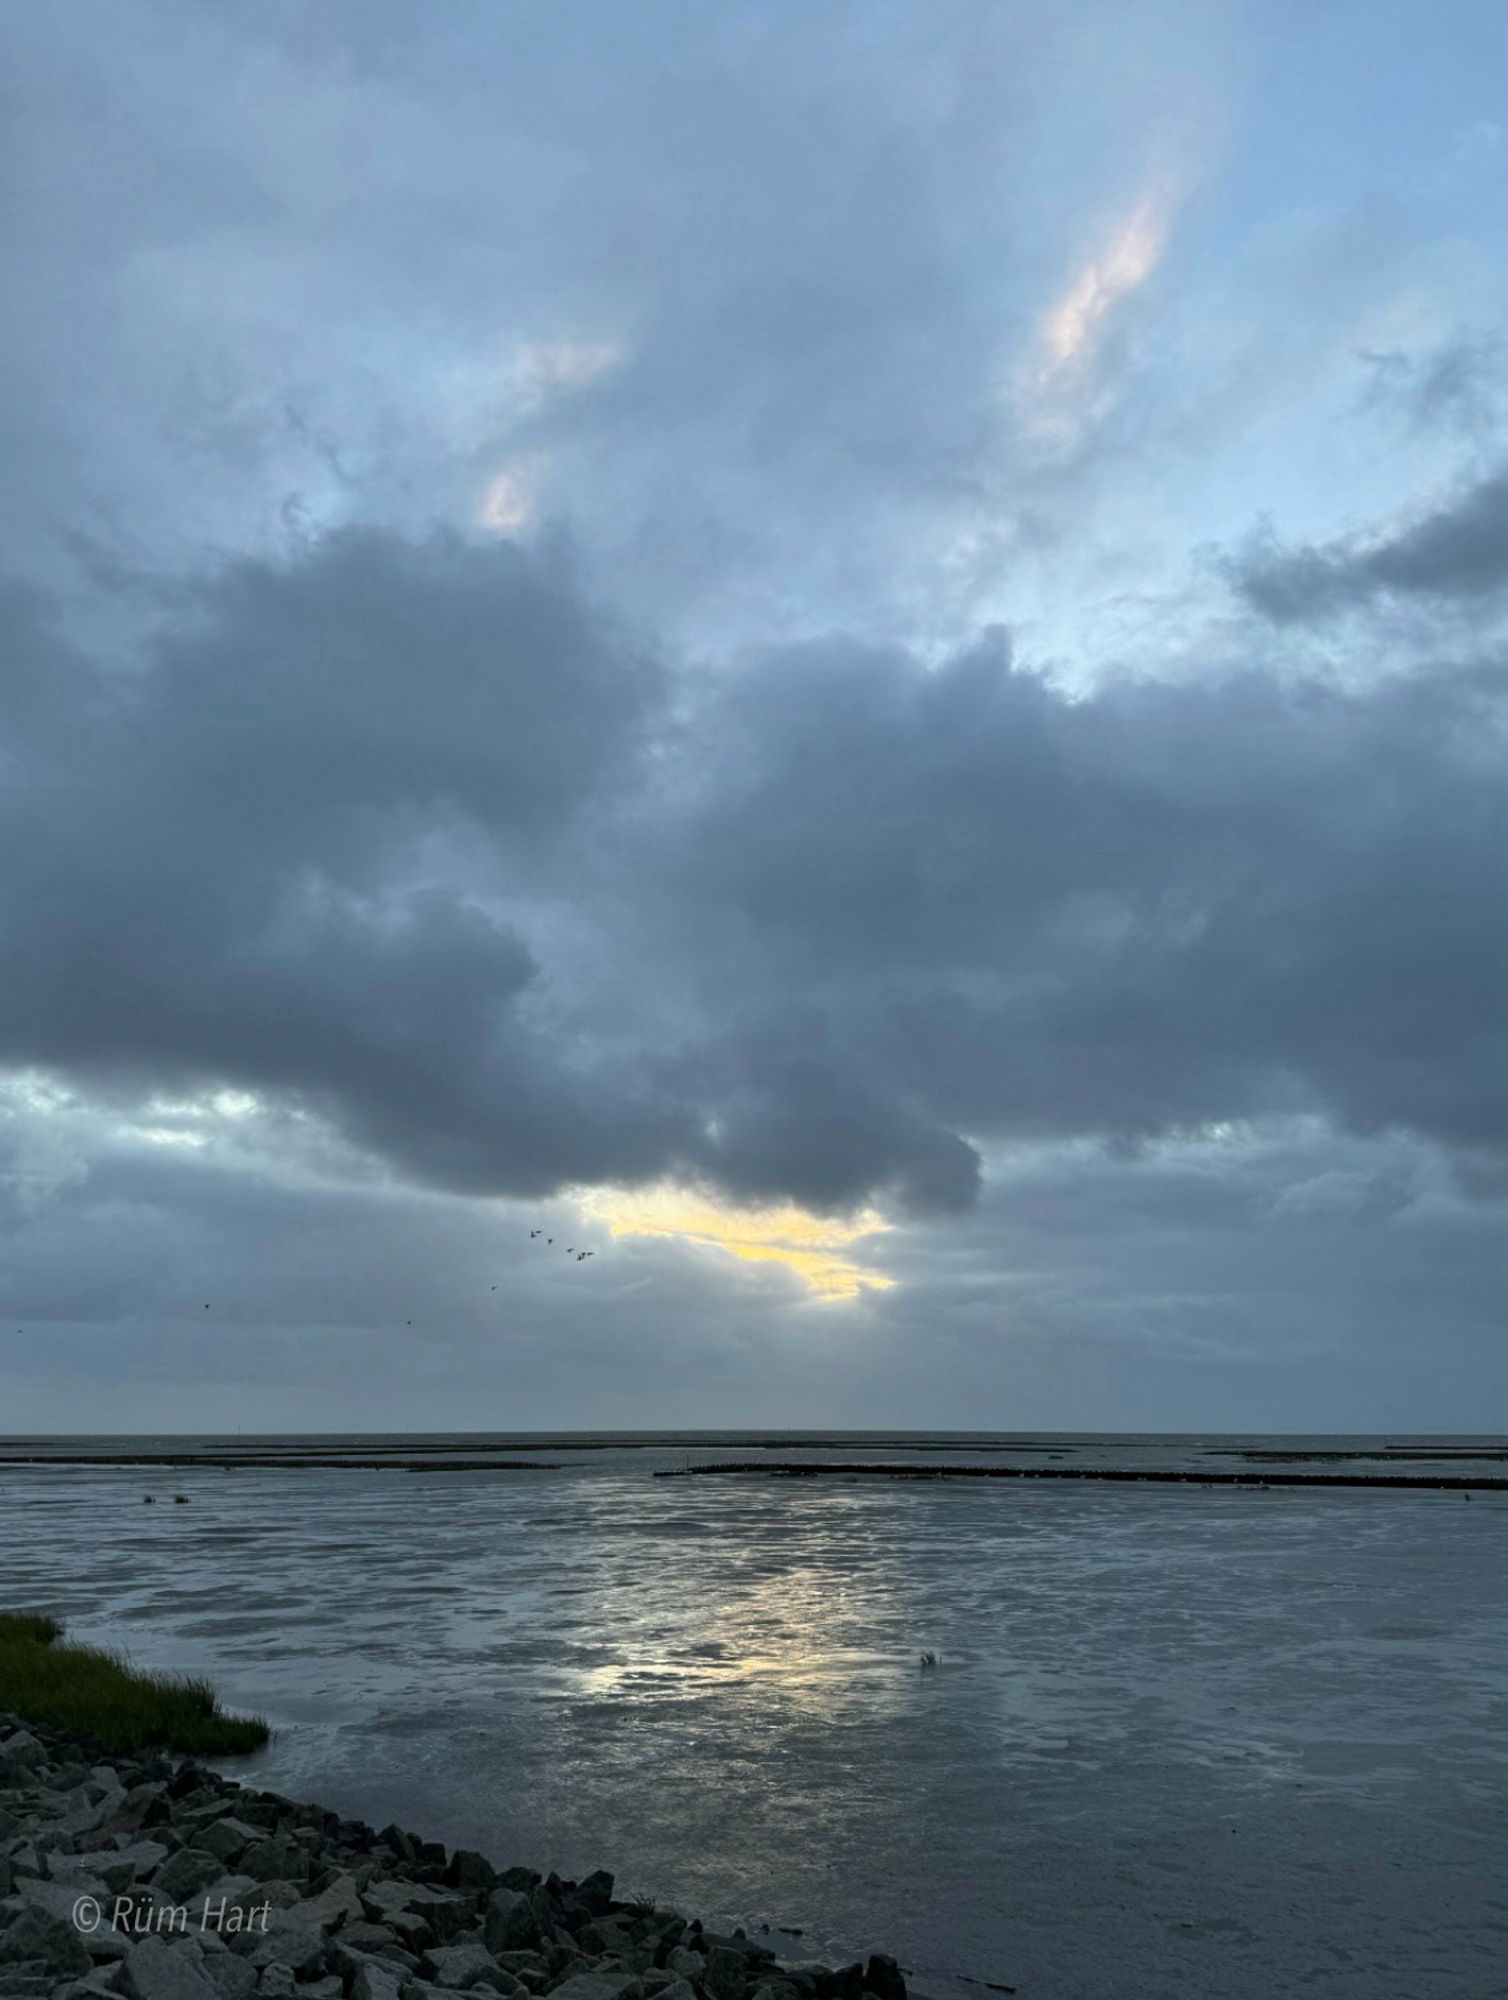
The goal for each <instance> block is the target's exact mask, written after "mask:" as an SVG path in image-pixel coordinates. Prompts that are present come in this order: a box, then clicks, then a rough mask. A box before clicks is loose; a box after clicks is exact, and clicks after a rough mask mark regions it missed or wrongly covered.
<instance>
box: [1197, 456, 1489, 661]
mask: <svg viewBox="0 0 1508 2000" xmlns="http://www.w3.org/2000/svg"><path fill="white" fill-rule="evenodd" d="M1235 577H1236V582H1237V585H1238V587H1239V589H1240V590H1241V592H1242V594H1243V595H1244V596H1245V598H1246V600H1247V602H1248V603H1250V604H1251V605H1252V606H1253V608H1254V609H1256V610H1257V611H1259V612H1261V614H1262V615H1263V617H1265V618H1270V619H1271V620H1272V621H1273V623H1274V624H1277V625H1299V624H1306V623H1308V622H1310V621H1313V620H1317V619H1323V618H1329V617H1332V616H1334V615H1335V614H1336V613H1337V612H1341V611H1347V610H1350V609H1352V608H1354V607H1356V606H1358V605H1365V604H1369V603H1372V602H1374V601H1375V600H1377V599H1379V598H1386V597H1395V598H1419V599H1423V600H1426V601H1429V602H1445V603H1448V602H1451V601H1455V602H1464V603H1470V602H1472V601H1473V600H1476V599H1480V598H1485V597H1487V596H1489V595H1491V594H1492V593H1494V592H1497V591H1500V590H1501V589H1502V588H1503V587H1504V586H1505V585H1508V471H1497V472H1494V473H1493V474H1491V476H1490V477H1488V478H1485V479H1482V480H1479V481H1477V482H1476V483H1475V484H1473V485H1471V486H1469V487H1467V488H1466V489H1465V491H1464V492H1461V493H1459V494H1458V495H1457V496H1456V497H1455V498H1454V499H1452V500H1450V501H1449V502H1447V503H1446V504H1445V505H1444V506H1442V507H1440V508H1438V509H1436V510H1435V511H1434V512H1433V513H1429V514H1425V515H1423V516H1422V517H1421V518H1420V519H1418V520H1416V521H1414V522H1413V523H1412V524H1411V525H1410V526H1408V527H1406V528H1403V529H1401V530H1399V531H1398V532H1397V533H1395V534H1392V535H1388V536H1384V537H1381V538H1377V539H1374V540H1371V541H1354V540H1345V541H1339V542H1327V543H1324V544H1322V545H1320V546H1318V547H1311V548H1296V549H1285V548H1282V547H1277V546H1258V547H1257V548H1255V549H1254V550H1252V551H1250V552H1249V553H1248V554H1247V556H1246V557H1245V558H1244V559H1243V560H1242V561H1241V562H1240V563H1239V564H1238V565H1237V567H1236V570H1235Z"/></svg>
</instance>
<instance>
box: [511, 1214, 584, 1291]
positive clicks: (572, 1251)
mask: <svg viewBox="0 0 1508 2000" xmlns="http://www.w3.org/2000/svg"><path fill="white" fill-rule="evenodd" d="M536 1236H545V1233H544V1231H543V1230H542V1229H531V1230H530V1231H529V1241H530V1242H531V1243H532V1242H533V1241H534V1239H535V1237H536ZM554 1242H555V1238H554V1237H553V1236H545V1248H546V1249H547V1250H548V1249H549V1248H551V1246H552V1245H553V1244H554ZM596 1254H597V1253H596V1251H595V1250H578V1249H577V1248H576V1246H575V1245H574V1244H573V1243H568V1244H567V1245H566V1255H567V1256H568V1257H574V1258H575V1259H576V1262H577V1263H578V1264H580V1263H584V1262H585V1260H586V1259H587V1258H588V1257H595V1256H596ZM492 1289H493V1291H496V1290H497V1286H496V1285H494V1286H493V1287H492Z"/></svg>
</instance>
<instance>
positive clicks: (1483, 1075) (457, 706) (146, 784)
mask: <svg viewBox="0 0 1508 2000" xmlns="http://www.w3.org/2000/svg"><path fill="white" fill-rule="evenodd" d="M1421 532H1422V531H1421ZM5 615H6V624H7V630H6V635H5V647H6V653H7V657H8V658H9V659H10V660H11V662H12V663H13V670H12V671H11V672H10V673H9V674H8V675H7V678H6V681H5V683H4V694H3V701H4V709H3V717H0V728H3V743H4V750H5V756H4V762H3V764H0V845H3V850H4V852H5V853H6V855H7V856H8V857H9V859H8V865H7V867H6V869H5V871H4V874H3V878H0V941H3V946H4V951H5V957H6V962H7V966H8V968H9V971H8V976H7V978H6V980H5V982H4V986H3V989H0V1062H4V1063H5V1064H8V1065H16V1066H35V1067H38V1068H41V1069H45V1070H51V1071H54V1072H57V1073H61V1074H63V1075H65V1076H69V1077H73V1078H75V1079H88V1080H89V1081H90V1084H91V1087H92V1088H94V1089H96V1090H99V1089H107V1090H110V1091H112V1092H115V1091H122V1092H126V1093H128V1094H132V1095H138V1096H139V1095H142V1094H147V1093H150V1092H151V1091H154V1090H164V1089H171V1090H173V1091H179V1092H181V1091H184V1090H195V1089H199V1090H202V1089H205V1088H208V1087H211V1086H216V1087H235V1088H238V1089H243V1090H249V1091H253V1092H256V1093H259V1094H261V1095H263V1096H266V1097H268V1098H270V1099H271V1100H273V1101H275V1102H278V1103H282V1104H285V1105H289V1106H298V1107H302V1108H303V1109H305V1110H307V1111H312V1112H314V1113H316V1114H318V1115H319V1116H321V1117H323V1118H325V1119H328V1120H329V1121H330V1122H331V1123H332V1124H333V1125H334V1126H335V1127H337V1128H338V1129H339V1130H340V1131H341V1132H342V1133H343V1134H344V1135H345V1137H346V1138H347V1139H348V1140H350V1141H353V1142H355V1143H356V1145H357V1146H359V1147H360V1148H361V1149H363V1150H364V1151H366V1152H367V1153H368V1154H369V1155H371V1156H373V1157H375V1158H376V1159H378V1160H380V1161H382V1162H385V1163H387V1164H388V1165H389V1166H390V1167H391V1168H392V1169H393V1170H395V1171H396V1172H397V1173H398V1174H399V1175H401V1176H402V1177H404V1178H408V1179H411V1180H413V1181H415V1182H418V1183H421V1184H428V1185H432V1186H435V1187H440V1188H448V1189H458V1190H464V1191H468V1192H475V1193H495V1194H514V1195H518V1194H543V1193H546V1192H548V1191H550V1190H552V1189H557V1188H560V1187H562V1186H566V1185H573V1184H594V1183H598V1184H600V1183H605V1182H613V1183H622V1182H634V1181H641V1180H647V1179H652V1178H655V1177H657V1176H660V1175H664V1174H673V1175H677V1176H680V1177H683V1178H686V1177H690V1178H695V1179H699V1180H702V1181H704V1182H706V1183H709V1184H711V1185H714V1186H716V1187H719V1188H721V1189H723V1190H725V1191H728V1192H731V1193H734V1194H736V1195H738V1196H740V1197H758V1198H764V1197H776V1196H789V1197H793V1198H795V1199H796V1200H798V1201H801V1202H803V1203H806V1204H807V1205H809V1206H811V1207H814V1208H818V1209H834V1208H843V1207H847V1206H851V1205H854V1204H857V1203H859V1202H861V1201H864V1200H866V1199H869V1198H872V1197H880V1198H885V1197H889V1198H891V1199H892V1200H894V1201H896V1202H898V1203H899V1204H901V1205H902V1206H904V1207H907V1208H909V1209H911V1210H913V1211H938V1210H957V1209H961V1208H963V1207H966V1206H968V1205H969V1203H970V1202H971V1201H972V1199H973V1198H974V1195H975V1192H976V1187H977V1183H978V1179H979V1172H980V1163H979V1152H978V1149H979V1147H980V1145H981V1144H983V1143H986V1142H989V1141H994V1140H1001V1139H1010V1138H1022V1137H1039V1138H1045V1137H1053V1138H1058V1137H1071V1136H1074V1135H1098V1136H1102V1137H1105V1138H1108V1139H1111V1140H1117V1141H1130V1142H1137V1141H1141V1140H1144V1139H1147V1138H1149V1137H1151V1136H1153V1135H1157V1134H1168V1133H1178V1132H1182V1131H1187V1130H1189V1129H1190V1128H1199V1127H1204V1126H1208V1125H1211V1124H1217V1123H1219V1122H1222V1121H1230V1120H1239V1119H1251V1118H1258V1117H1261V1116H1263V1115H1264V1114H1270V1113H1306V1114H1313V1113H1318V1114H1321V1115H1322V1116H1324V1117H1326V1118H1328V1119H1329V1120H1331V1121H1332V1122H1334V1123H1335V1124H1337V1125H1340V1126H1343V1127H1347V1128H1350V1129H1353V1130H1357V1131H1361V1132H1374V1131H1380V1130H1384V1129H1387V1128H1401V1129H1404V1130H1407V1131H1411V1132H1413V1133H1415V1134H1419V1135H1422V1136H1424V1137H1425V1138H1427V1139H1430V1140H1433V1141H1438V1142H1439V1143H1440V1144H1441V1145H1442V1146H1444V1147H1446V1148H1448V1149H1449V1150H1450V1151H1451V1152H1452V1153H1453V1154H1454V1155H1455V1157H1456V1158H1457V1160H1458V1162H1459V1163H1460V1164H1462V1165H1463V1166H1464V1167H1465V1168H1466V1169H1467V1170H1468V1172H1469V1173H1471V1174H1472V1175H1473V1176H1474V1177H1475V1178H1476V1179H1477V1181H1478V1184H1479V1185H1485V1184H1486V1183H1485V1181H1484V1180H1482V1176H1484V1175H1487V1174H1489V1173H1490V1172H1491V1170H1492V1162H1493V1161H1494V1159H1496V1160H1498V1161H1501V1156H1502V1148H1503V1145H1504V1142H1505V1137H1508V1101H1505V1097H1508V1063H1505V1055H1508V1049H1505V1029H1504V1020H1503V1013H1502V1005H1501V1001H1502V995H1503V993H1504V991H1508V950H1505V935H1504V915H1503V898H1502V893H1501V889H1502V885H1501V871H1502V860H1503V846H1502V838H1503V831H1504V825H1505V819H1504V803H1505V791H1508V781H1505V768H1508V767H1505V764H1504V759H1503V747H1504V744H1503V726H1502V725H1503V707H1502V699H1501V698H1502V692H1503V687H1502V678H1501V676H1500V675H1498V674H1497V673H1495V672H1492V671H1489V670H1487V669H1486V668H1483V667H1482V666H1480V665H1473V666H1470V667H1461V668H1455V669H1436V670H1434V671H1432V672H1431V673H1430V674H1428V676H1423V675H1420V676H1416V677H1413V678H1393V679H1389V680H1386V681H1382V682H1380V683H1378V684H1376V685H1374V686H1372V687H1371V688H1369V689H1367V690H1365V691H1363V692H1353V693H1340V692H1336V691H1334V690H1333V689H1329V688H1326V687H1321V686H1318V685H1312V684H1309V685H1306V684H1297V685H1296V684H1293V683H1292V682H1291V681H1287V680H1285V679H1282V678H1279V677H1277V676H1275V675H1273V674H1270V673H1262V672H1257V671H1247V672H1244V673H1238V674H1226V675H1223V676H1222V677H1220V678H1218V679H1216V680H1209V681H1205V682H1203V683H1201V684H1199V685H1189V684H1181V685H1155V684H1145V683H1143V684H1137V683H1130V684H1125V683H1122V684H1118V685H1112V686H1109V687H1107V688H1105V689H1104V690H1103V691H1101V692H1100V693H1098V694H1095V695H1094V696H1092V697H1090V698H1069V697H1067V696H1065V695H1063V694H1061V693H1059V692H1056V691H1054V688H1053V687H1052V686H1051V685H1049V684H1048V683H1047V682H1046V681H1045V680H1043V679H1042V678H1040V677H1039V676H1037V675H1035V674H1033V673H1032V672H1029V671H1027V670H1025V669H1023V668H1022V667H1021V666H1019V665H1017V664H1015V663H1013V661H1012V658H1011V652H1010V647H1009V644H1008V643H1007V641H1006V639H1005V638H1004V636H996V637H993V638H991V639H988V640H987V641H985V642H984V643H982V644H981V645H979V646H978V647H976V648H974V649H972V650H970V651H967V652H965V653H963V654H961V655H959V656H957V657H954V658H952V659H949V660H946V661H944V662H943V663H942V664H941V665H931V666H924V665H923V664H921V663H920V662H918V661H917V660H916V659H914V658H912V657H910V656H909V655H908V654H907V653H905V652H904V651H901V650H898V649H892V650H886V649H883V648H876V647H874V646H872V645H865V644H859V643H845V642H843V641H842V640H837V639H835V640H832V641H827V642H821V643H810V644H807V645H805V646H801V647H796V648H792V649H787V650H783V651H779V652H775V653H771V654H768V655H765V656H758V657H752V658H749V659H747V660H746V661H744V662H743V664H742V665H741V666H739V668H738V669H737V670H736V671H733V670H725V671H722V672H720V673H718V674H717V675H715V676H713V675H697V674H694V673H693V672H691V671H690V670H689V669H687V668H686V667H684V666H683V665H681V664H679V663H677V662H675V661H673V660H666V659H663V658H660V659H657V658H656V657H655V656H654V653H653V649H652V648H651V647H649V646H647V645H646V644H645V643H644V642H642V641H641V640H640V639H638V638H637V637H635V636H634V635H633V634H631V633H629V632H628V631H626V630H624V629H622V628H620V627H619V626H617V625H615V623H614V622H613V621H612V619H611V618H609V617H608V616H607V615H606V614H605V613H604V612H602V611H601V610H600V609H599V608H597V607H595V606H594V605H593V604H592V603H591V602H590V601H589V599H588V597H587V596H586V595H585V593H584V591H583V589H582V587H581V585H580V581H579V579H578V578H577V576H576V575H575V574H574V573H573V571H572V569H571V568H570V566H569V565H568V564H567V563H565V562H563V561H559V560H552V559H550V558H549V557H535V556H529V555H526V554H525V553H523V552H521V551H520V550H518V549H516V548H514V547H511V546H509V545H506V544H499V545H477V544H474V543H467V542H465V541H462V540H459V539H454V538H448V537H443V536H439V537H435V538H431V539H428V540H423V541H411V540H405V539H402V538H399V537H397V536H394V535H390V534H385V533H378V532H365V533H346V534H337V535H333V536H331V537H329V538H327V539H325V540H323V541H321V542H319V543H317V544H315V545H313V546H311V547H309V548H307V549H306V550H305V551H304V552H303V553H302V554H300V555H298V556H297V557H295V558H292V559H289V560H287V561H286V562H280V563H273V562H266V561H240V562H236V563H232V564H230V565H229V566H228V567H226V568H225V569H224V570H223V571H222V572H221V573H220V574H219V575H218V576H217V577H216V578H215V579H214V580H212V581H209V582H205V583H201V584H200V585H198V586H196V587H195V588H194V589H192V590H190V591H187V592H185V593H184V594H182V595H180V596H179V597H177V598H176V599H175V600H174V601H173V602H172V605H171V607H170V610H169V611H168V613H167V614H165V616H164V618H163V620H162V623H161V625H160V629H159V632H158V636H157V638H156V640H155V642H154V643H153V644H152V645H151V646H150V647H149V648H148V649H147V651H146V655H145V657H144V659H142V660H139V661H135V662H133V663H131V664H129V665H127V664H123V663H120V662H115V661H109V660H90V659H85V658H82V657H79V656H77V655H76V654H73V653H71V652H70V651H69V649H68V648H67V646H66V645H65V643H64V641H63V640H62V639H61V638H60V637H59V635H58V634H57V632H56V631H55V629H53V628H52V627H51V626H50V624H49V622H48V619H47V616H46V613H45V608H44V607H42V606H40V605H39V604H38V603H37V602H36V601H35V600H32V599H29V598H27V597H25V596H24V595H17V596H15V597H13V598H12V599H11V600H10V601H9V604H8V607H7V610H6V614H5Z"/></svg>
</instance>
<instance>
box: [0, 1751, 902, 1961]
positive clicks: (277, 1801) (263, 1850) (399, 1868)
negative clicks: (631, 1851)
mask: <svg viewBox="0 0 1508 2000" xmlns="http://www.w3.org/2000/svg"><path fill="white" fill-rule="evenodd" d="M454 1993H475V1994H477V1995H479V1996H481V2000H486V1996H488V1995H490V1994H504V1995H511V1996H516V2000H533V1996H538V1995H544V1994H548V1995H550V1996H552V2000H906V1983H905V1980H904V1978H903V1977H902V1974H901V1972H900V1969H899V1968H898V1966H897V1965H896V1963H895V1960H894V1959H892V1958H887V1957H885V1956H884V1955H883V1954H881V1953H875V1954H874V1955H873V1956H871V1957H870V1959H869V1960H868V1963H867V1964H855V1965H849V1966H843V1967H830V1966H818V1965H793V1964H784V1963H781V1962H780V1961H779V1959H778V1958H777V1956H776V1954H775V1953H774V1952H773V1951H771V1950H770V1949H769V1948H768V1947H767V1946H765V1945H762V1944H760V1943H758V1942H757V1941H756V1940H754V1939H751V1938H749V1937H747V1936H745V1935H744V1933H743V1932H742V1931H741V1930H735V1931H733V1932H732V1933H731V1934H721V1933H716V1932H713V1931H710V1930H707V1929H705V1928H704V1927H703V1925H702V1924H701V1923H700V1922H698V1921H695V1920H693V1921H690V1922H688V1921H687V1920H686V1919H685V1918H684V1917H681V1916H679V1915H677V1914H676V1913H675V1912H674V1911H671V1910H663V1909H659V1908H657V1907H656V1906H654V1905H653V1904H650V1903H648V1902H646V1901H643V1900H639V1901H635V1902H629V1903H625V1902H622V1901H619V1900H616V1899H615V1898H614V1895H613V1878H612V1876H611V1875H609V1874H607V1873H605V1872H603V1871H600V1870H599V1871H598V1872H597V1873H595V1874H592V1875H588V1876H587V1877H586V1878H585V1880H584V1881H581V1882H566V1881H562V1880H560V1878H559V1877H558V1876H555V1875H549V1876H541V1875H540V1873H539V1872H538V1871H537V1870H536V1869H533V1868H522V1867H512V1868H502V1869H499V1868H496V1867H494V1866H493V1864H492V1863H491V1862H490V1861H488V1860H487V1859H486V1858H485V1857H484V1856H482V1855H480V1854H475V1853H471V1852H469V1851H467V1850H466V1849H456V1850H449V1849H447V1848H445V1847H443V1846H442V1845H440V1843H439V1842H437V1841H427V1840H423V1839H421V1838H420V1837H419V1836H417V1835H415V1834H411V1833H407V1832H405V1831H403V1829H401V1828H399V1827H397V1826H389V1827H385V1828H383V1829H382V1831H381V1832H374V1831H373V1829H372V1828H371V1827H369V1826H367V1825H365V1824H364V1823H362V1822H361V1821H359V1820H350V1819H343V1818H341V1817H340V1816H339V1815H338V1814H336V1813H332V1812H327V1811H325V1810H324V1809H323V1808H322V1807H319V1806H313V1805H299V1804H296V1803H295V1802H294V1801H292V1800H290V1799H285V1798H281V1797H279V1796H278V1795H277V1794H276V1793H273V1792H263V1791H258V1790H256V1789H254V1788H253V1787H251V1786H247V1785H241V1784H239V1783H237V1781H236V1780H235V1779H233V1778H227V1777H223V1776H222V1775H221V1774H220V1773H218V1772H216V1771H212V1770H209V1769H207V1768H206V1767H205V1766H203V1765H201V1764H198V1763H196V1762H194V1761H193V1760H192V1759H189V1758H176V1757H169V1756H166V1755H159V1754H153V1753H148V1754H145V1755H143V1756H140V1757H120V1756H112V1755H108V1754H106V1753H104V1752H102V1751H100V1750H99V1748H98V1747H97V1746H96V1745H93V1744H91V1743H90V1742H89V1741H88V1740H87V1739H85V1738H82V1737H78V1736H74V1735H70V1734H67V1733H65V1732H62V1731H55V1730H49V1729H45V1728H41V1727H37V1726H27V1725H24V1724H23V1723H22V1722H21V1721H20V1720H19V1719H18V1718H17V1717H15V1716H10V1715H0V1996H3V2000H247V1996H251V1995H266V1996H269V2000H434V1996H436V1995H446V1994H454Z"/></svg>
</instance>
